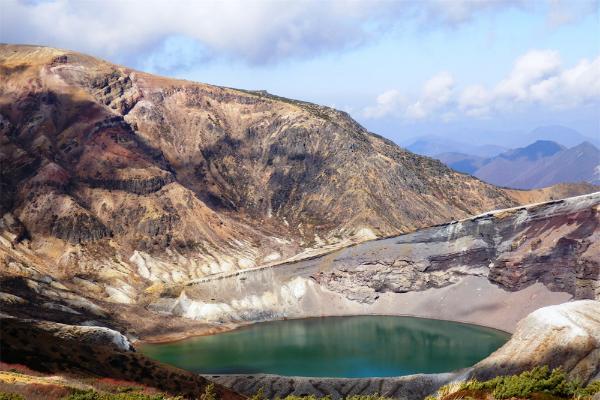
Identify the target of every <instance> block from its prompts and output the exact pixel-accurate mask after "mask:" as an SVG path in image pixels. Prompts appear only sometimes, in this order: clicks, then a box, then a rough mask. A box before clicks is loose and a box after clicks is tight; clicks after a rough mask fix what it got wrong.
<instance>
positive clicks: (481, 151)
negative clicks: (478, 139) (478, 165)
mask: <svg viewBox="0 0 600 400" xmlns="http://www.w3.org/2000/svg"><path fill="white" fill-rule="evenodd" d="M406 149H407V150H409V151H412V152H413V153H417V154H421V155H423V156H428V157H433V156H436V155H437V154H440V153H447V152H456V153H466V154H473V155H475V156H479V157H493V156H496V155H498V154H500V153H502V152H504V151H506V150H508V149H507V148H506V147H502V146H496V145H493V144H484V145H471V144H468V143H464V142H460V141H456V140H450V139H446V138H443V137H441V136H423V137H421V138H418V139H417V140H415V141H414V142H412V143H411V144H409V145H408V146H406Z"/></svg>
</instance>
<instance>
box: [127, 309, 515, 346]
mask: <svg viewBox="0 0 600 400" xmlns="http://www.w3.org/2000/svg"><path fill="white" fill-rule="evenodd" d="M366 316H377V317H399V318H402V317H409V318H419V319H429V320H435V321H446V322H455V323H460V324H464V325H472V326H475V327H480V328H487V329H492V330H496V331H499V332H502V333H506V334H508V335H511V336H512V334H513V333H514V332H513V331H509V330H504V329H499V328H497V327H495V326H491V325H488V324H485V323H475V322H471V321H463V320H458V319H444V318H434V317H429V316H424V315H415V314H392V313H367V314H335V315H315V316H306V317H294V318H275V319H266V320H261V321H248V322H240V323H237V324H224V325H216V326H211V327H207V328H201V329H196V330H193V331H182V332H177V333H168V334H159V335H156V336H152V335H150V336H147V337H145V338H143V339H136V340H134V341H132V342H133V344H135V345H140V346H144V345H146V344H170V343H176V342H181V341H184V340H187V339H191V338H194V337H201V336H212V335H218V334H220V333H227V332H233V331H237V330H240V329H244V328H248V327H251V326H253V325H256V324H261V323H265V322H277V321H297V320H310V319H320V318H344V317H366Z"/></svg>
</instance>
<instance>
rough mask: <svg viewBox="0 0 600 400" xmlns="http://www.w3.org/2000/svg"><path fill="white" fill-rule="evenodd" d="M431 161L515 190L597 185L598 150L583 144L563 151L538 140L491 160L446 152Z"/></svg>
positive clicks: (556, 146)
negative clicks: (582, 184)
mask: <svg viewBox="0 0 600 400" xmlns="http://www.w3.org/2000/svg"><path fill="white" fill-rule="evenodd" d="M434 158H437V159H439V160H440V161H442V162H443V163H445V164H446V165H448V166H449V167H451V168H453V169H455V170H457V171H460V172H464V173H467V174H471V175H474V176H476V177H477V178H479V179H481V180H483V181H486V182H488V183H493V184H495V185H499V186H504V187H511V188H516V189H532V188H541V187H546V186H550V185H555V184H557V183H564V182H588V183H592V184H600V150H598V148H597V147H596V146H594V145H593V144H592V143H590V142H587V141H586V142H582V143H580V144H578V145H577V146H573V147H571V148H567V147H565V146H563V145H561V144H558V143H556V142H554V141H550V140H538V141H536V142H534V143H532V144H530V145H529V146H526V147H522V148H517V149H512V150H508V151H505V152H503V153H501V154H499V155H496V156H494V157H485V156H481V155H479V154H466V153H461V152H453V151H450V152H443V153H440V154H437V155H435V156H434Z"/></svg>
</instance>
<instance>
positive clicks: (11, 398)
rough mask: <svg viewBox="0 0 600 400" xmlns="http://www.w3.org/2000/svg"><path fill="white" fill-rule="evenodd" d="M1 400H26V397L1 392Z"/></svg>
mask: <svg viewBox="0 0 600 400" xmlns="http://www.w3.org/2000/svg"><path fill="white" fill-rule="evenodd" d="M0 400H25V397H23V396H21V395H20V394H17V393H5V392H0Z"/></svg>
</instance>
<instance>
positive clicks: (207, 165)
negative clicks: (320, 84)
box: [0, 45, 515, 303]
mask: <svg viewBox="0 0 600 400" xmlns="http://www.w3.org/2000/svg"><path fill="white" fill-rule="evenodd" d="M0 74H1V76H2V80H1V83H0V143H1V147H0V163H1V165H2V168H1V180H0V185H1V190H2V197H1V199H0V214H2V215H3V218H4V219H5V220H6V221H8V220H10V222H11V223H10V224H4V225H3V228H2V232H3V234H4V236H5V239H6V240H8V241H9V242H11V243H9V244H7V246H8V247H10V246H13V247H14V248H15V249H16V251H17V252H18V253H20V254H29V255H31V257H36V261H35V262H33V263H34V264H35V265H37V266H38V267H39V268H40V269H41V270H42V272H43V273H47V274H49V275H51V276H56V275H57V274H59V275H60V277H59V279H61V280H62V279H63V276H64V277H68V278H69V279H74V277H78V278H79V279H80V280H84V281H86V282H87V283H86V284H84V286H80V287H79V290H85V287H86V286H85V285H87V284H94V282H96V283H99V284H100V286H106V287H113V288H115V290H116V291H120V293H117V292H115V290H112V291H111V290H110V289H108V290H105V291H104V294H103V296H104V297H102V296H100V298H99V299H102V300H107V301H114V302H120V303H128V302H137V301H139V300H140V296H139V294H140V293H141V292H142V291H143V290H144V289H145V288H148V287H150V286H152V285H154V284H172V283H174V282H184V281H186V280H190V279H197V278H202V277H204V276H208V275H212V274H216V273H227V272H231V271H236V270H242V269H245V268H250V267H256V266H260V265H267V264H272V263H274V262H281V261H283V260H286V259H290V258H292V257H303V256H307V255H311V254H315V253H316V252H323V251H327V250H328V249H331V248H336V247H338V248H339V247H342V246H346V245H349V244H352V243H356V242H360V241H364V240H367V239H373V238H375V237H380V236H386V235H391V234H398V233H402V232H406V231H410V230H414V229H416V228H420V227H423V226H427V225H431V224H434V223H441V222H444V221H447V220H449V219H456V218H463V217H466V216H468V215H470V214H473V213H478V212H482V211H484V210H488V209H493V208H499V207H506V206H510V205H513V204H515V201H514V200H513V199H512V198H511V197H510V196H508V195H507V194H506V193H504V192H503V191H502V190H500V189H498V188H496V187H494V186H491V185H488V184H485V183H483V182H480V181H478V180H477V179H474V178H472V177H469V176H465V175H462V174H459V173H456V172H454V171H452V170H450V169H448V168H446V167H445V166H443V165H442V164H441V163H439V162H438V161H435V160H432V159H429V158H424V157H420V156H417V155H414V154H412V153H410V152H407V151H404V150H403V149H401V148H399V147H398V146H396V145H394V144H393V143H391V142H389V141H387V140H385V139H383V138H381V137H378V136H376V135H373V134H371V133H369V132H367V131H366V130H365V129H364V128H363V127H361V126H360V125H358V124H357V123H356V122H355V121H353V120H352V119H351V118H350V117H349V116H348V115H347V114H345V113H342V112H339V111H336V110H333V109H330V108H327V107H321V106H318V105H314V104H310V103H305V102H300V101H295V100H290V99H285V98H280V97H276V96H273V95H269V94H267V93H265V92H250V91H241V90H234V89H228V88H222V87H216V86H210V85H205V84H199V83H193V82H188V81H178V80H173V79H166V78H161V77H157V76H152V75H149V74H144V73H141V72H138V71H134V70H131V69H128V68H125V67H121V66H117V65H113V64H109V63H106V62H103V61H100V60H97V59H94V58H92V57H88V56H85V55H82V54H78V53H74V52H69V51H63V50H57V49H51V48H44V47H35V46H12V45H2V46H1V47H0ZM8 225H10V226H8ZM11 251H12V250H11ZM8 253H9V252H8V251H3V253H2V254H3V256H2V260H3V261H2V262H3V263H4V264H5V265H6V264H10V263H11V262H12V263H14V262H15V261H14V260H13V259H10V258H9V256H8V255H7V254H8ZM29 255H28V256H27V257H29ZM11 257H12V256H11ZM30 262H32V261H31V260H30ZM44 271H45V272H44ZM127 285H129V286H131V287H133V288H134V290H129V289H123V288H124V287H125V288H127V287H128V286H127ZM111 293H112V294H111Z"/></svg>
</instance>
